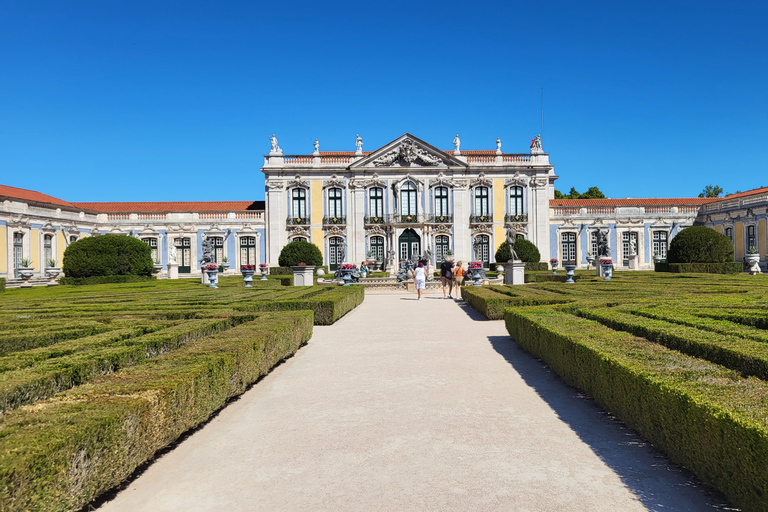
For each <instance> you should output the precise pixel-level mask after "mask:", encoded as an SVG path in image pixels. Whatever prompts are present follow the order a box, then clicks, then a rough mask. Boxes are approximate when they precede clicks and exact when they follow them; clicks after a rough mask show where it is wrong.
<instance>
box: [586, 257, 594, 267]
mask: <svg viewBox="0 0 768 512" xmlns="http://www.w3.org/2000/svg"><path fill="white" fill-rule="evenodd" d="M594 262H595V257H594V256H592V255H591V254H587V265H592V264H593V263H594Z"/></svg>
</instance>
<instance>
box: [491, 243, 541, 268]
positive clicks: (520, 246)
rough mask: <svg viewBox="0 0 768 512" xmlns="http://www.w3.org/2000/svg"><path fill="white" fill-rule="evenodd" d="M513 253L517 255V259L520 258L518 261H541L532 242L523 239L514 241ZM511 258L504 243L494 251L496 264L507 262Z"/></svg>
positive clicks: (537, 250)
mask: <svg viewBox="0 0 768 512" xmlns="http://www.w3.org/2000/svg"><path fill="white" fill-rule="evenodd" d="M515 252H516V253H517V257H518V258H520V261H526V262H527V261H541V254H540V253H539V249H538V248H537V247H536V246H535V245H534V244H533V242H531V241H530V240H526V239H525V238H518V239H517V240H515ZM511 257H512V254H510V252H509V247H507V244H506V243H503V244H501V245H500V246H499V248H498V249H497V250H496V261H497V262H498V263H504V262H505V261H509V260H510V258H511Z"/></svg>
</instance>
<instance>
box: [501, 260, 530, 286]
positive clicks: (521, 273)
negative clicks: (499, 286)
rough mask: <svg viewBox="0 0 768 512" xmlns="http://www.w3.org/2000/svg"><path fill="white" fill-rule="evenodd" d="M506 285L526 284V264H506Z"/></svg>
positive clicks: (518, 262) (514, 262)
mask: <svg viewBox="0 0 768 512" xmlns="http://www.w3.org/2000/svg"><path fill="white" fill-rule="evenodd" d="M504 284H525V263H524V262H522V261H511V262H510V261H508V262H506V263H505V264H504Z"/></svg>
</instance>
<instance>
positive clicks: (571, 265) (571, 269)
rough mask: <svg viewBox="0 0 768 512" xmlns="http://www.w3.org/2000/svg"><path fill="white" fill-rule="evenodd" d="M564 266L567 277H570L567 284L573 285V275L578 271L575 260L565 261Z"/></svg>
mask: <svg viewBox="0 0 768 512" xmlns="http://www.w3.org/2000/svg"><path fill="white" fill-rule="evenodd" d="M563 265H564V266H565V275H566V276H568V279H566V280H565V282H566V283H573V282H574V281H573V275H574V273H575V270H576V261H575V260H569V261H564V262H563Z"/></svg>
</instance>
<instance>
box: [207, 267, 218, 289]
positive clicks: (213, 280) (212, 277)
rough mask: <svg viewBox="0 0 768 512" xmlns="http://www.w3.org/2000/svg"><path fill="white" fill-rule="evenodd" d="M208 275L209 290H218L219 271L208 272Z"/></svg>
mask: <svg viewBox="0 0 768 512" xmlns="http://www.w3.org/2000/svg"><path fill="white" fill-rule="evenodd" d="M205 273H206V274H208V282H209V283H210V284H209V285H208V287H209V288H218V286H216V281H218V280H219V271H218V270H206V271H205Z"/></svg>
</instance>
